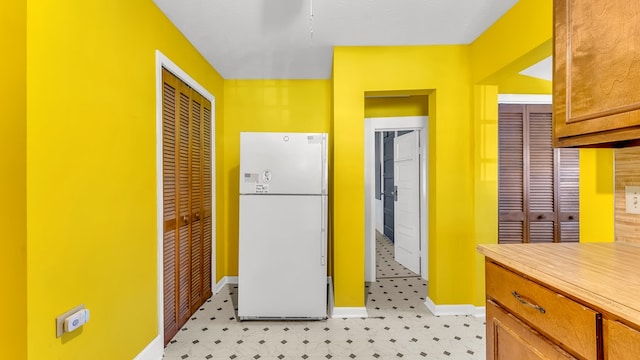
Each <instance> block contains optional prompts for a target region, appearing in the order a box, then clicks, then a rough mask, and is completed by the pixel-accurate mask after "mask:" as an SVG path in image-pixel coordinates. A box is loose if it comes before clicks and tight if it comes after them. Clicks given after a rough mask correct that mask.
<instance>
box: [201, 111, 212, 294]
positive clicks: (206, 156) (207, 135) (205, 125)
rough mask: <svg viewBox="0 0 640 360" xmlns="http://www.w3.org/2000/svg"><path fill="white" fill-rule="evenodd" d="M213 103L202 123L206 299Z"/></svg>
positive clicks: (207, 291)
mask: <svg viewBox="0 0 640 360" xmlns="http://www.w3.org/2000/svg"><path fill="white" fill-rule="evenodd" d="M211 164H212V159H211V103H210V102H208V101H205V102H204V118H203V121H202V180H203V182H202V187H203V188H202V203H203V209H202V210H203V217H202V236H203V237H202V243H203V247H202V249H203V251H202V252H203V265H202V266H203V269H202V270H203V291H204V297H205V298H208V297H210V296H211V286H212V285H211V284H212V281H214V280H213V279H211V257H212V256H213V249H212V248H211V243H212V240H213V239H212V237H213V218H212V209H213V206H212V196H213V193H212V192H213V190H212V184H213V179H212V175H211V172H212V171H211Z"/></svg>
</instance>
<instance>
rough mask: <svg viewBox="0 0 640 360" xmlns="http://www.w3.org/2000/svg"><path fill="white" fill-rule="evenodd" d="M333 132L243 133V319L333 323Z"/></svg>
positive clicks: (240, 301) (240, 278)
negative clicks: (329, 316)
mask: <svg viewBox="0 0 640 360" xmlns="http://www.w3.org/2000/svg"><path fill="white" fill-rule="evenodd" d="M327 147H328V146H327V134H320V133H255V132H243V133H241V134H240V224H239V263H238V267H239V268H238V316H239V317H240V319H241V320H251V319H324V318H326V317H327V207H328V206H327V179H328V174H327Z"/></svg>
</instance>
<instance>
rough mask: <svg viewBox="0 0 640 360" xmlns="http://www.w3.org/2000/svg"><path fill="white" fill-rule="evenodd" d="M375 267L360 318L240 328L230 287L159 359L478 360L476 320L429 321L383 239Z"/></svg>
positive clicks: (417, 291) (481, 330)
mask: <svg viewBox="0 0 640 360" xmlns="http://www.w3.org/2000/svg"><path fill="white" fill-rule="evenodd" d="M376 261H377V262H376V264H377V268H378V269H377V277H378V280H377V281H376V282H375V283H370V284H367V286H366V291H367V293H366V297H365V298H366V307H367V313H368V315H369V317H368V318H355V319H342V318H335V319H334V318H332V319H327V320H326V321H243V322H240V321H238V320H237V316H236V315H237V314H236V304H237V291H238V289H237V286H236V285H227V286H226V287H225V288H224V289H223V290H221V291H220V292H219V293H218V294H215V295H214V296H213V297H212V298H211V299H209V300H207V302H206V303H205V304H204V305H203V306H202V307H201V308H200V310H199V311H197V312H196V313H195V314H194V315H193V316H192V318H191V319H190V320H189V321H188V322H187V324H185V326H184V327H183V328H182V329H181V331H180V332H178V334H177V335H176V336H175V338H174V339H173V340H172V341H171V342H170V343H169V345H168V346H167V348H166V349H165V355H164V359H165V360H174V359H176V360H183V359H239V360H240V359H248V360H257V359H310V360H314V359H319V360H325V359H333V360H337V359H345V360H349V359H465V360H467V359H484V357H485V339H484V336H485V324H484V319H481V318H475V317H472V316H440V317H438V316H433V315H432V314H431V313H430V312H429V311H428V310H427V308H426V307H425V305H424V300H425V295H426V293H427V282H426V281H424V280H422V279H421V278H420V277H419V276H418V275H416V274H414V273H412V272H411V271H409V270H407V269H406V268H404V267H403V266H401V265H400V264H398V263H397V262H395V261H394V260H393V245H392V244H391V243H390V242H389V240H387V239H386V238H384V237H383V236H378V238H377V260H376Z"/></svg>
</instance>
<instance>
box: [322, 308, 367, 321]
mask: <svg viewBox="0 0 640 360" xmlns="http://www.w3.org/2000/svg"><path fill="white" fill-rule="evenodd" d="M367 317H369V314H367V308H366V307H334V308H333V312H332V313H331V318H333V319H346V318H367Z"/></svg>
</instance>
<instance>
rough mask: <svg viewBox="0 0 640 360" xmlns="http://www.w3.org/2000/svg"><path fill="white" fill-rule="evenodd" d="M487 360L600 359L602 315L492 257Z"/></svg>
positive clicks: (488, 291)
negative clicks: (512, 269)
mask: <svg viewBox="0 0 640 360" xmlns="http://www.w3.org/2000/svg"><path fill="white" fill-rule="evenodd" d="M485 270H486V276H487V282H486V290H487V359H586V360H597V359H601V358H602V356H601V341H599V339H600V338H601V336H600V335H599V332H600V330H601V323H602V318H601V315H600V314H599V313H597V312H596V311H594V310H592V309H591V308H589V307H588V306H585V305H583V304H581V303H579V302H577V301H575V300H573V299H569V298H567V297H565V296H563V295H561V294H558V293H557V292H555V291H553V290H551V289H549V288H547V287H545V286H544V284H543V283H538V282H536V281H535V280H534V279H530V278H527V277H525V276H522V275H520V274H518V273H515V272H513V271H511V270H509V269H507V268H505V267H503V266H500V264H497V263H494V262H490V261H488V262H487V263H486V266H485Z"/></svg>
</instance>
